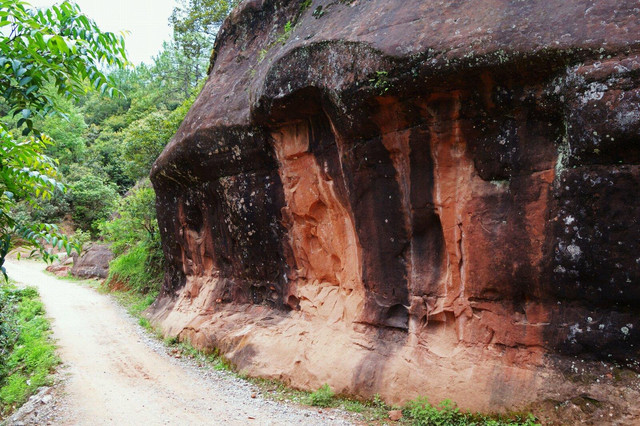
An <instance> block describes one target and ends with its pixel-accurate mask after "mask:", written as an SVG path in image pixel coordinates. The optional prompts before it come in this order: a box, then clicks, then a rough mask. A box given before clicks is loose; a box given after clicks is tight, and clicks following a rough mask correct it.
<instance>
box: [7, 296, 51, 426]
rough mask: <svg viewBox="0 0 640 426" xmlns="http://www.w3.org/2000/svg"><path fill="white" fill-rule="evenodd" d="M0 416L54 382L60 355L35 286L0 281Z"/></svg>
mask: <svg viewBox="0 0 640 426" xmlns="http://www.w3.org/2000/svg"><path fill="white" fill-rule="evenodd" d="M0 359H1V360H2V362H1V363H0V418H3V417H5V416H8V415H9V414H11V413H12V412H13V411H14V410H15V409H16V408H18V407H20V406H21V405H22V404H23V403H24V402H25V401H26V400H27V399H28V398H29V397H30V396H31V395H32V394H34V393H35V392H36V391H37V389H38V388H39V387H41V386H44V385H50V384H51V383H52V377H51V373H52V372H53V369H54V367H55V366H56V365H58V364H59V363H60V359H59V358H58V357H57V356H56V354H55V345H54V343H53V341H52V339H51V330H50V324H49V321H48V320H47V318H46V317H45V310H44V306H43V304H42V302H41V301H40V299H39V295H38V291H37V290H36V289H35V288H33V287H27V288H24V289H19V288H17V287H15V285H13V284H10V283H9V284H0Z"/></svg>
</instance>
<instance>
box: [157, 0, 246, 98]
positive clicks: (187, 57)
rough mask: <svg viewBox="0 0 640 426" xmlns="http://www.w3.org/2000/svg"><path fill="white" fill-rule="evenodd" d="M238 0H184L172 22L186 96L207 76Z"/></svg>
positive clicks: (177, 8)
mask: <svg viewBox="0 0 640 426" xmlns="http://www.w3.org/2000/svg"><path fill="white" fill-rule="evenodd" d="M237 3H238V1H237V0H180V2H179V6H178V7H176V8H174V9H173V12H172V14H171V17H170V18H169V22H170V23H171V25H172V26H173V41H174V45H175V48H176V50H177V52H178V54H177V56H176V59H177V60H178V65H179V70H180V77H181V82H182V90H183V91H184V95H185V97H187V96H189V95H190V93H191V91H192V90H193V88H194V87H195V86H196V85H197V84H198V83H199V82H200V80H201V79H202V78H203V77H204V75H205V72H206V70H207V63H208V60H209V56H210V55H211V50H212V49H213V42H214V40H215V37H216V35H217V34H218V30H219V29H220V25H221V24H222V21H224V18H226V17H227V15H228V14H229V12H231V9H232V8H233V7H234V6H235V5H236V4H237Z"/></svg>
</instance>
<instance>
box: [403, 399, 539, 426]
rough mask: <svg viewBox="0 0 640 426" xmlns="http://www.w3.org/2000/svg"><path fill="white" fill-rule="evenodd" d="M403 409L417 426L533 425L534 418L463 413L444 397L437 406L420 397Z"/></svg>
mask: <svg viewBox="0 0 640 426" xmlns="http://www.w3.org/2000/svg"><path fill="white" fill-rule="evenodd" d="M402 411H403V415H404V416H405V417H406V418H408V419H410V420H411V422H412V424H414V425H417V426H463V425H468V426H476V425H477V426H480V425H488V426H518V425H521V426H534V425H536V419H535V417H534V416H533V415H531V414H529V415H528V416H526V417H524V418H521V417H520V416H516V417H515V418H501V417H490V416H486V415H482V414H472V413H464V412H462V411H460V410H459V409H458V407H456V405H455V404H454V403H453V402H451V400H448V399H445V400H443V401H442V402H440V404H438V406H437V407H434V406H433V405H431V404H430V403H429V401H428V400H427V398H424V397H421V398H417V399H414V400H413V401H409V402H408V403H407V404H406V405H405V407H404V409H403V410H402Z"/></svg>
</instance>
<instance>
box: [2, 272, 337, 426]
mask: <svg viewBox="0 0 640 426" xmlns="http://www.w3.org/2000/svg"><path fill="white" fill-rule="evenodd" d="M7 266H8V267H7V269H8V272H9V276H10V277H11V278H13V279H14V280H16V281H18V282H21V283H24V284H28V285H33V286H35V287H37V288H38V290H39V291H40V294H41V297H42V301H43V302H44V304H45V307H46V310H47V314H48V316H49V317H51V318H52V319H53V331H54V337H55V338H56V339H57V340H58V345H59V351H58V353H59V356H60V358H61V359H62V361H63V363H64V367H63V368H64V370H63V371H65V372H66V373H67V375H68V378H67V379H66V380H65V382H64V384H63V392H58V394H61V395H63V396H62V399H63V401H60V406H62V407H64V409H62V410H60V412H59V414H58V416H61V417H60V418H56V419H53V423H54V424H65V425H105V424H109V425H166V424H171V425H212V424H225V425H227V424H238V425H246V424H260V425H276V424H298V425H299V424H310V425H311V424H313V425H318V424H332V425H335V424H348V421H347V420H346V419H345V418H343V417H342V415H341V414H340V413H336V412H329V413H327V412H324V413H319V412H318V410H314V409H307V408H304V407H297V406H293V405H288V404H281V403H276V402H274V401H269V400H265V399H263V398H261V397H260V395H258V396H257V398H251V396H252V393H253V392H255V390H252V387H251V385H250V384H248V383H246V382H245V381H242V380H240V379H238V378H236V377H233V376H232V375H230V374H225V373H223V372H216V371H213V370H208V371H206V372H204V371H203V370H201V369H198V368H195V367H192V366H190V365H188V363H187V362H184V361H181V360H176V359H174V358H172V357H170V356H169V355H167V354H166V352H165V350H164V348H163V345H162V344H161V343H159V342H157V341H155V340H154V339H153V338H151V337H149V336H148V335H146V333H145V332H144V331H143V330H142V329H141V328H140V327H139V326H138V325H137V324H136V322H135V320H134V319H132V318H131V317H130V316H128V315H127V314H126V313H125V312H124V310H123V309H122V308H121V307H120V306H118V305H117V304H116V303H115V302H114V301H113V300H112V299H111V298H110V297H109V296H106V295H102V294H99V293H97V292H96V291H95V290H93V289H91V288H88V287H82V286H80V285H78V284H77V283H73V282H69V281H64V280H59V279H56V278H54V277H51V276H49V275H47V274H45V273H44V272H43V265H41V264H38V263H34V262H26V261H20V262H14V263H11V264H9V265H7ZM254 396H255V395H254Z"/></svg>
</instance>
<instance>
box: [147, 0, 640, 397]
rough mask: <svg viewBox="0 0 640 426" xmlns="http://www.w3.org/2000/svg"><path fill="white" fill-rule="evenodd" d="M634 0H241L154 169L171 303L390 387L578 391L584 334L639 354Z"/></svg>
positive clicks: (328, 374)
mask: <svg viewBox="0 0 640 426" xmlns="http://www.w3.org/2000/svg"><path fill="white" fill-rule="evenodd" d="M638 7H639V6H638V3H637V2H636V1H631V0H623V1H619V0H615V1H614V0H610V1H609V0H606V1H598V2H593V1H582V0H567V1H564V2H561V3H557V2H542V1H530V2H508V3H505V2H494V1H491V0H473V1H467V2H459V1H444V2H438V3H436V2H431V1H423V0H413V1H412V0H397V1H396V0H394V1H389V0H367V1H364V0H355V1H350V2H336V1H333V2H332V1H320V0H315V1H313V2H312V5H311V7H309V8H307V9H303V8H302V7H301V2H297V1H270V0H264V1H260V0H253V1H245V2H244V3H243V4H242V5H241V6H240V7H238V8H237V9H236V10H235V11H234V12H233V13H232V16H230V18H228V19H227V21H226V22H225V24H224V26H223V28H222V30H221V32H220V35H219V36H218V40H217V41H216V46H215V50H214V56H213V57H212V67H211V72H210V76H209V79H208V81H207V83H206V85H205V87H204V89H203V90H202V93H201V94H200V96H199V98H198V99H197V100H196V102H195V103H194V105H193V107H192V109H191V111H190V112H189V114H188V116H187V117H186V119H185V120H184V122H183V123H182V126H181V127H180V130H179V131H178V134H177V135H176V136H175V138H174V139H173V140H172V141H171V142H170V144H169V145H168V146H167V148H166V149H165V151H164V152H163V153H162V155H161V156H160V158H159V159H158V160H157V161H156V163H155V165H154V168H153V171H152V181H153V184H154V187H155V189H156V192H157V197H158V198H157V207H158V217H159V222H160V229H161V232H162V237H163V248H164V251H165V255H166V258H167V260H168V262H167V263H168V270H167V274H166V280H165V285H164V288H163V294H162V297H161V298H160V299H159V300H158V301H157V302H156V304H155V305H154V311H153V312H154V315H155V320H156V322H157V323H158V324H160V325H161V326H162V327H163V328H164V330H165V332H166V333H168V334H173V335H180V336H181V337H183V338H189V339H191V340H192V342H194V343H195V344H196V345H199V346H201V347H209V348H211V347H218V348H220V349H221V350H222V351H223V352H224V353H225V354H226V355H227V356H228V357H229V358H230V359H231V360H232V361H233V362H234V363H235V364H237V366H238V367H239V368H240V369H243V370H246V371H247V372H248V373H250V374H257V375H263V376H269V377H275V378H279V379H284V380H286V381H288V382H290V383H292V384H293V385H295V386H299V387H307V388H317V387H318V386H320V385H321V384H323V383H325V382H327V383H329V384H330V385H331V386H332V388H333V389H334V390H335V391H337V392H348V393H356V394H359V395H361V396H365V397H366V396H371V395H373V394H375V393H380V394H381V395H382V396H383V397H386V398H387V399H389V400H391V401H393V402H399V401H402V400H406V399H408V398H412V397H415V396H417V395H428V396H430V397H431V399H432V400H437V399H438V398H440V399H442V398H452V399H454V400H457V401H458V403H459V404H461V406H463V407H465V408H476V409H478V408H479V409H487V408H490V409H500V408H512V407H515V406H518V405H522V404H526V403H529V402H532V401H535V400H537V399H543V398H546V397H549V395H550V392H551V390H550V389H549V384H550V383H553V380H558V383H557V386H555V388H554V389H553V392H562V389H565V388H563V387H562V386H563V385H562V384H561V381H560V380H559V379H558V377H559V376H557V374H556V372H557V371H558V369H559V367H558V365H559V364H561V363H562V360H563V359H564V358H563V357H565V356H570V355H571V356H573V355H577V356H580V357H581V358H584V359H590V360H608V361H611V360H617V361H618V362H620V363H624V364H625V365H629V366H632V367H633V366H637V365H638V358H639V355H640V352H639V348H640V316H639V314H640V304H639V302H640V226H639V224H638V218H640V201H639V200H640V169H639V166H638V163H639V161H640V56H639V54H640V39H638V34H640V21H639V20H638V19H637V16H638V13H639V10H638ZM287 22H290V23H291V25H292V28H293V29H292V30H291V31H290V32H286V31H285V24H286V23H287ZM567 386H568V385H567ZM570 389H572V388H571V386H568V387H566V389H565V390H566V391H567V392H570Z"/></svg>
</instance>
